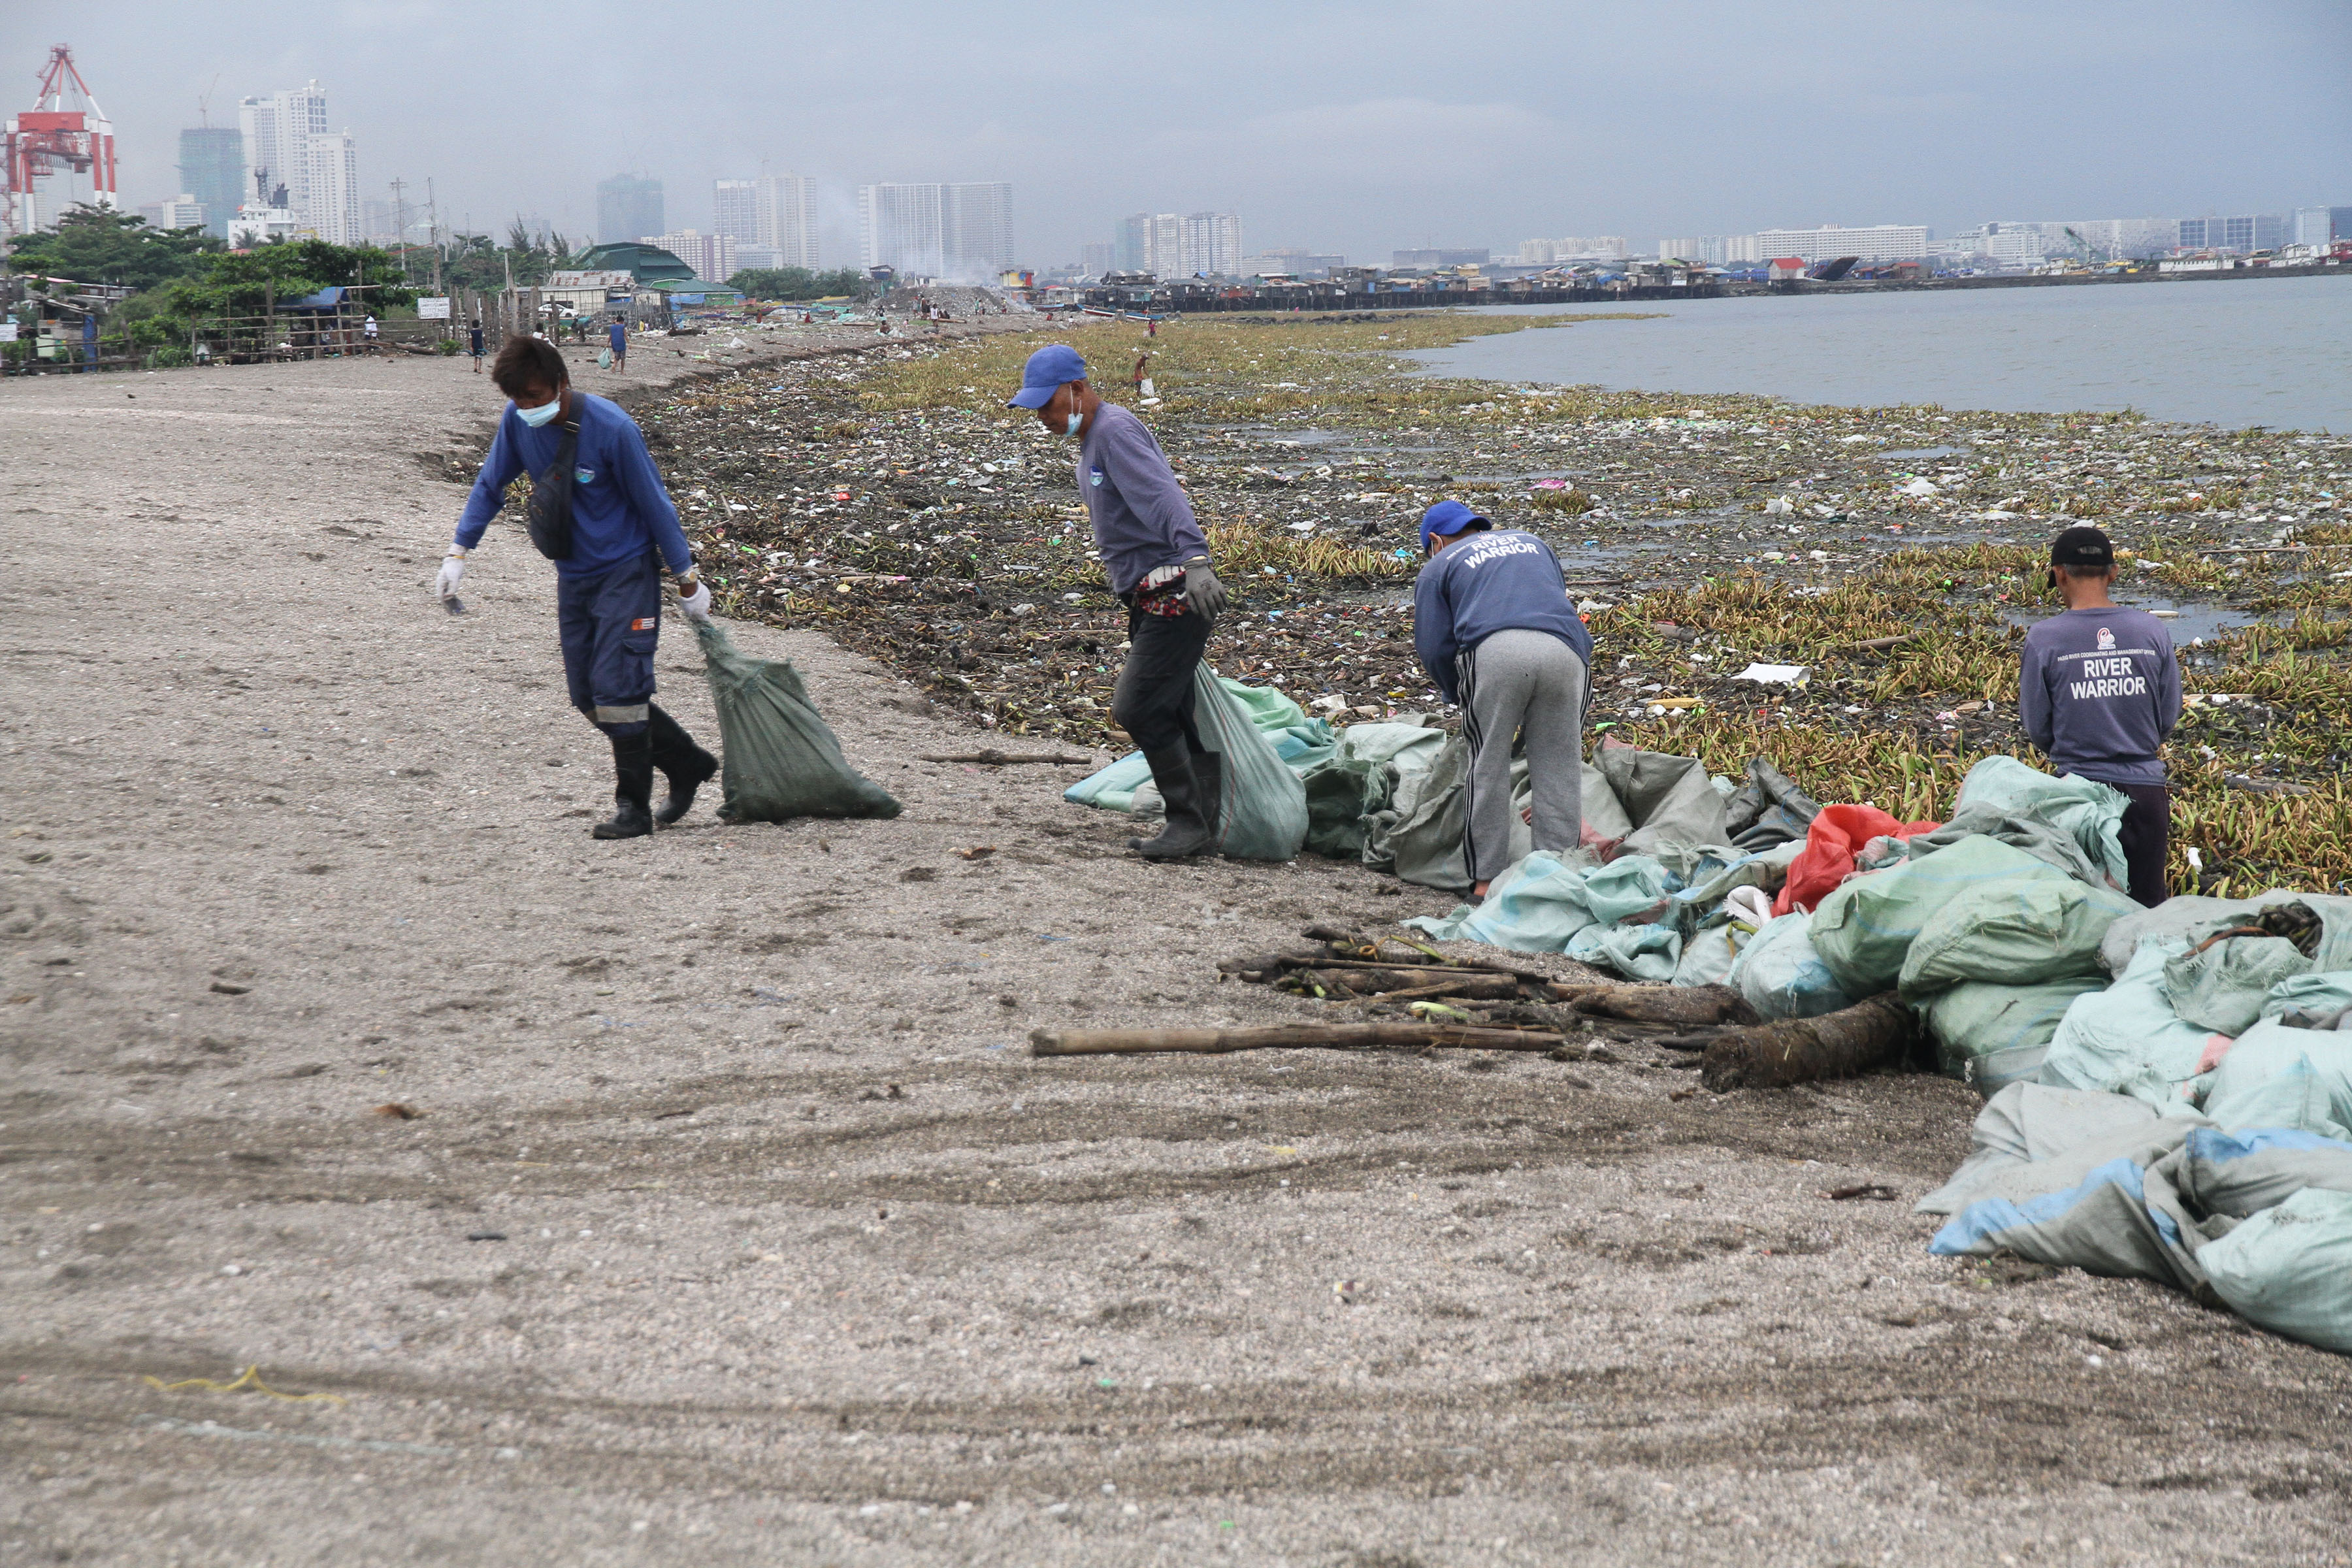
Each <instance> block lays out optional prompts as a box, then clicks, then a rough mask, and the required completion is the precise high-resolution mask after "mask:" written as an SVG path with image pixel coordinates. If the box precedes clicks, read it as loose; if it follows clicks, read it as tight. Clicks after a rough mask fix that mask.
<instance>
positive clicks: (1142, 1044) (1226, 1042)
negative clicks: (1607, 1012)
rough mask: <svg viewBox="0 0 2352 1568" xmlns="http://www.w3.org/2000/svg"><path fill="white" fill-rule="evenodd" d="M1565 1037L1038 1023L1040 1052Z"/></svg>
mask: <svg viewBox="0 0 2352 1568" xmlns="http://www.w3.org/2000/svg"><path fill="white" fill-rule="evenodd" d="M1562 1043H1564V1042H1563V1039H1562V1037H1560V1036H1559V1035H1557V1034H1553V1033H1550V1032H1548V1031H1545V1030H1541V1029H1475V1028H1465V1027H1461V1026H1453V1025H1433V1024H1276V1025H1274V1026H1271V1027H1268V1028H1262V1029H1034V1030H1032V1031H1031V1032H1030V1035H1029V1054H1030V1055H1032V1056H1038V1057H1094V1056H1139V1055H1145V1054H1149V1053H1152V1052H1160V1051H1174V1052H1183V1053H1188V1054H1192V1055H1197V1056H1218V1055H1222V1054H1223V1053H1225V1052H1228V1051H1260V1050H1279V1049H1285V1048H1289V1049H1322V1050H1357V1051H1360V1050H1378V1049H1383V1048H1396V1047H1403V1048H1406V1049H1420V1048H1423V1047H1448V1048H1455V1049H1469V1050H1485V1051H1549V1050H1551V1049H1554V1048H1555V1047H1559V1045H1561V1044H1562Z"/></svg>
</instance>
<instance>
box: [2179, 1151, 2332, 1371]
mask: <svg viewBox="0 0 2352 1568" xmlns="http://www.w3.org/2000/svg"><path fill="white" fill-rule="evenodd" d="M2197 1264H2198V1267H2199V1268H2202V1269H2203V1270H2204V1271H2205V1279H2206V1283H2207V1284H2208V1285H2210V1287H2211V1288H2212V1290H2213V1294H2215V1295H2216V1296H2219V1297H2220V1298H2221V1300H2224V1301H2226V1302H2228V1303H2229V1304H2230V1306H2231V1308H2232V1309H2233V1310H2236V1311H2238V1312H2241V1313H2242V1314H2244V1316H2245V1318H2246V1320H2247V1321H2249V1322H2254V1323H2260V1324H2261V1325H2262V1326H2263V1328H2266V1329H2269V1330H2271V1331H2273V1332H2274V1333H2282V1334H2285V1335H2287V1336H2289V1337H2290V1338H2293V1339H2298V1340H2302V1341H2304V1342H2306V1343H2309V1344H2315V1345H2317V1346H2319V1347H2320V1348H2321V1349H2323V1350H2331V1351H2343V1352H2352V1291H2347V1289H2345V1288H2344V1282H2345V1281H2346V1280H2347V1279H2352V1193H2338V1192H2329V1191H2327V1190H2326V1189H2324V1188H2320V1187H2305V1188H2304V1189H2303V1190H2302V1191H2301V1192H2299V1193H2296V1194H2294V1196H2293V1197H2290V1198H2288V1199H2287V1200H2286V1202H2284V1203H2283V1204H2280V1205H2278V1206H2277V1207H2275V1208H2267V1209H2264V1210H2263V1211H2262V1212H2261V1213H2259V1214H2257V1215H2254V1216H2253V1217H2252V1218H2251V1219H2248V1220H2246V1221H2244V1222H2243V1223H2242V1224H2241V1225H2239V1226H2237V1227H2236V1228H2235V1229H2233V1230H2231V1232H2230V1234H2229V1235H2227V1236H2224V1237H2221V1239H2220V1240H2218V1241H2209V1242H2207V1243H2206V1244H2205V1245H2204V1246H2203V1247H2199V1248H2198V1249H2197Z"/></svg>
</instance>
